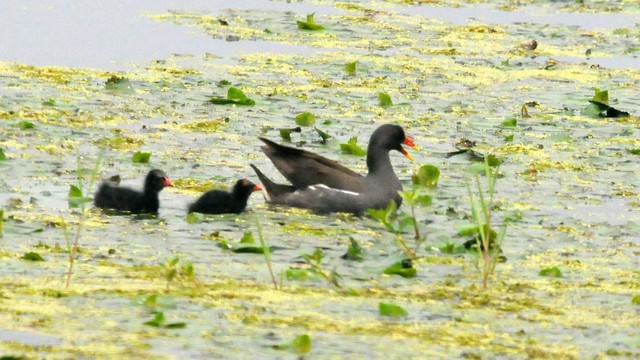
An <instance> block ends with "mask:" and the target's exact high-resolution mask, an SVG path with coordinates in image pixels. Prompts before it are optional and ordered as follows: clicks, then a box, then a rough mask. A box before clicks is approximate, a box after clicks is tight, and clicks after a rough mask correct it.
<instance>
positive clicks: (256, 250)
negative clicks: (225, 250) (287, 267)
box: [233, 246, 264, 254]
mask: <svg viewBox="0 0 640 360" xmlns="http://www.w3.org/2000/svg"><path fill="white" fill-rule="evenodd" d="M233 252H234V253H237V254H264V248H263V247H262V246H242V247H237V248H234V249H233Z"/></svg>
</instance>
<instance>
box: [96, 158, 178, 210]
mask: <svg viewBox="0 0 640 360" xmlns="http://www.w3.org/2000/svg"><path fill="white" fill-rule="evenodd" d="M166 186H173V184H172V183H171V180H169V178H168V177H167V175H166V174H165V173H164V172H163V171H162V170H158V169H154V170H151V171H149V173H148V174H147V178H146V179H145V180H144V189H143V191H142V192H140V191H137V190H133V189H129V188H125V187H119V186H115V185H113V184H112V183H109V182H104V183H102V185H100V188H99V189H98V191H97V192H96V195H95V198H94V200H93V203H94V205H95V206H96V207H99V208H102V209H113V210H120V211H128V212H130V213H132V214H157V213H158V207H160V201H159V200H158V194H159V193H160V191H162V189H164V188H165V187H166Z"/></svg>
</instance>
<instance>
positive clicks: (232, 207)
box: [189, 179, 262, 214]
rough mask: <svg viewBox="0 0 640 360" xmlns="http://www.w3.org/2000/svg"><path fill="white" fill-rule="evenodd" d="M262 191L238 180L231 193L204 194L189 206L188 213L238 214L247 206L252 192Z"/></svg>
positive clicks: (215, 192)
mask: <svg viewBox="0 0 640 360" xmlns="http://www.w3.org/2000/svg"><path fill="white" fill-rule="evenodd" d="M258 190H262V188H261V187H260V186H258V185H255V184H254V183H252V182H251V181H249V180H247V179H242V180H238V181H237V182H236V184H235V185H234V186H233V189H231V192H226V191H222V190H211V191H207V192H206V193H204V194H203V195H202V196H200V198H198V200H196V202H194V203H192V204H191V205H189V212H190V213H192V212H199V213H203V214H229V213H236V214H240V213H241V212H243V211H244V208H245V207H246V206H247V200H249V195H251V193H252V192H254V191H258Z"/></svg>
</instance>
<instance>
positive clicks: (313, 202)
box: [251, 124, 415, 214]
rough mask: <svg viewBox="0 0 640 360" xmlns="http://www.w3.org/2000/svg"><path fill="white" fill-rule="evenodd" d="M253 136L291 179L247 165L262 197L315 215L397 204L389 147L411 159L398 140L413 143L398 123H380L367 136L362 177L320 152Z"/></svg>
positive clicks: (398, 187) (412, 145)
mask: <svg viewBox="0 0 640 360" xmlns="http://www.w3.org/2000/svg"><path fill="white" fill-rule="evenodd" d="M259 139H260V140H262V141H263V142H264V143H265V144H266V145H265V146H263V147H262V151H263V152H264V153H265V154H266V155H267V156H268V157H269V159H271V161H272V162H273V164H274V165H275V166H276V168H277V169H278V170H279V171H280V172H281V173H282V175H284V177H285V178H287V179H288V180H289V181H290V182H291V184H292V185H281V184H276V183H274V182H273V181H271V180H270V179H269V178H267V177H266V176H265V175H264V174H263V173H262V172H261V171H260V170H259V169H258V168H257V167H255V166H254V165H251V167H252V168H253V170H254V171H255V172H256V174H257V175H258V178H259V179H260V182H261V183H262V186H263V187H264V190H265V198H266V200H267V202H270V203H273V204H282V205H288V206H294V207H299V208H305V209H312V210H314V211H315V212H317V213H320V214H325V213H330V212H347V213H354V214H361V213H363V212H365V211H366V210H367V209H369V208H373V209H381V208H385V207H386V206H387V205H388V204H389V202H390V201H391V200H394V201H395V202H396V204H397V205H398V206H400V204H401V202H402V198H401V197H400V195H399V194H398V191H399V190H402V184H400V180H398V177H397V176H396V174H395V173H394V172H393V167H392V166H391V160H390V159H389V151H391V150H398V151H400V152H401V153H402V154H404V155H405V156H407V157H408V158H409V159H411V155H409V154H408V153H407V151H406V150H405V149H404V148H402V144H405V145H408V146H411V147H414V148H415V145H414V144H413V142H412V141H411V140H410V139H409V138H408V137H406V136H405V134H404V131H403V130H402V127H400V126H398V125H391V124H385V125H382V126H380V127H378V128H377V129H376V130H375V131H374V132H373V134H372V135H371V139H370V140H369V147H368V150H367V167H368V168H369V173H368V174H367V176H362V175H360V174H358V173H356V172H354V171H352V170H350V169H348V168H346V167H344V166H342V165H340V164H338V163H337V162H336V161H333V160H329V159H327V158H324V157H322V156H320V155H317V154H314V153H311V152H308V151H305V150H300V149H296V148H292V147H288V146H284V145H279V144H276V143H274V142H273V141H270V140H267V139H265V138H262V137H260V138H259Z"/></svg>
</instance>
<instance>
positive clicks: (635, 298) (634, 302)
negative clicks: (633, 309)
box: [631, 295, 640, 305]
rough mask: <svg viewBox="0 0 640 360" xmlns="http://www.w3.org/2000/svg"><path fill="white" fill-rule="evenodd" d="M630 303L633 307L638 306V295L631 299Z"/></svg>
mask: <svg viewBox="0 0 640 360" xmlns="http://www.w3.org/2000/svg"><path fill="white" fill-rule="evenodd" d="M631 303H632V304H633V305H640V295H636V296H634V297H633V299H631Z"/></svg>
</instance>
